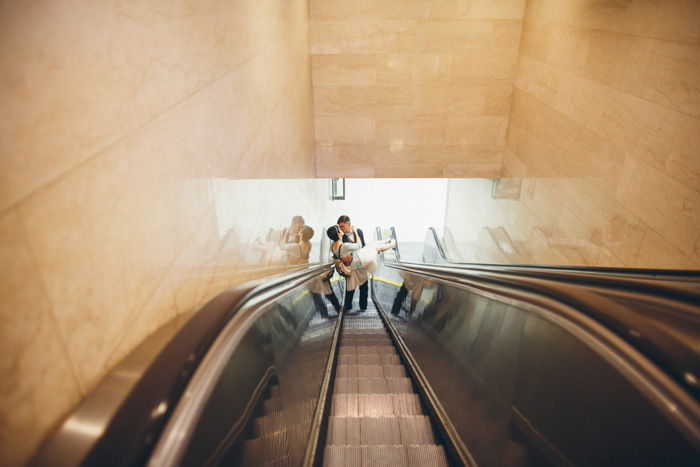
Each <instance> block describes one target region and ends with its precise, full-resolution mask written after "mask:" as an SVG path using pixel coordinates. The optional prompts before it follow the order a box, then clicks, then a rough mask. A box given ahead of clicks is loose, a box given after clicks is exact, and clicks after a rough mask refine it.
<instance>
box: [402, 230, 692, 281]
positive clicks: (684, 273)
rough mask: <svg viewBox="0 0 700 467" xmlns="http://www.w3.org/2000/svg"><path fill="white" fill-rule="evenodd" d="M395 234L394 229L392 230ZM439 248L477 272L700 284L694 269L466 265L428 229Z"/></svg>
mask: <svg viewBox="0 0 700 467" xmlns="http://www.w3.org/2000/svg"><path fill="white" fill-rule="evenodd" d="M391 229H392V232H393V229H394V228H393V227H392V228H391ZM428 231H429V233H430V234H431V235H432V237H433V239H434V241H435V244H436V246H437V250H438V254H439V255H440V258H441V259H442V260H443V261H445V263H447V264H449V265H453V266H458V267H463V268H472V269H475V270H498V271H506V272H510V273H519V272H524V273H527V274H536V273H538V272H544V273H546V274H551V273H561V274H576V273H578V274H582V275H584V274H589V275H590V274H592V275H599V274H606V275H610V276H611V277H622V278H624V277H634V278H638V279H664V280H669V281H673V280H682V279H686V280H689V281H692V282H694V283H699V282H700V271H698V270H693V269H643V268H615V267H592V266H556V265H539V264H499V263H464V262H458V261H453V260H451V259H449V256H448V255H447V253H446V252H445V249H444V246H443V242H442V239H440V235H438V233H437V229H436V228H435V227H430V228H429V229H428Z"/></svg>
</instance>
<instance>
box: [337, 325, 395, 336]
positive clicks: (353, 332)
mask: <svg viewBox="0 0 700 467" xmlns="http://www.w3.org/2000/svg"><path fill="white" fill-rule="evenodd" d="M343 333H344V334H345V333H347V335H349V336H350V335H366V334H379V335H381V336H386V329H384V327H381V328H379V327H377V328H371V329H357V328H347V329H346V328H343Z"/></svg>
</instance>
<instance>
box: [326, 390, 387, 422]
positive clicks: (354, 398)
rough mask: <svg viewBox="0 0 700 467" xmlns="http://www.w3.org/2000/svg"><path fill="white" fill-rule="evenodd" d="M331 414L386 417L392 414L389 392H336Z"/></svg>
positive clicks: (337, 415)
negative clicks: (361, 393) (364, 393)
mask: <svg viewBox="0 0 700 467" xmlns="http://www.w3.org/2000/svg"><path fill="white" fill-rule="evenodd" d="M331 414H332V415H333V416H336V417H388V416H392V415H395V414H394V401H393V399H392V397H391V395H390V394H372V395H360V394H338V395H336V396H333V402H332V405H331Z"/></svg>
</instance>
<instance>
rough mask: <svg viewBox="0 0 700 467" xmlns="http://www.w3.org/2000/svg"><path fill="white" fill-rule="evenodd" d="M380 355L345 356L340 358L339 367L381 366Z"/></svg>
mask: <svg viewBox="0 0 700 467" xmlns="http://www.w3.org/2000/svg"><path fill="white" fill-rule="evenodd" d="M381 364H382V361H381V358H379V355H378V354H377V355H347V354H346V355H343V356H342V357H339V358H338V365H381Z"/></svg>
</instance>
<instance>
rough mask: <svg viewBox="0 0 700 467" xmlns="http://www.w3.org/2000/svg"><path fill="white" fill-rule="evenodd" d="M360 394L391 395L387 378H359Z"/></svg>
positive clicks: (358, 390) (358, 387)
mask: <svg viewBox="0 0 700 467" xmlns="http://www.w3.org/2000/svg"><path fill="white" fill-rule="evenodd" d="M357 393H358V394H389V384H388V383H387V379H386V378H358V379H357Z"/></svg>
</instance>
